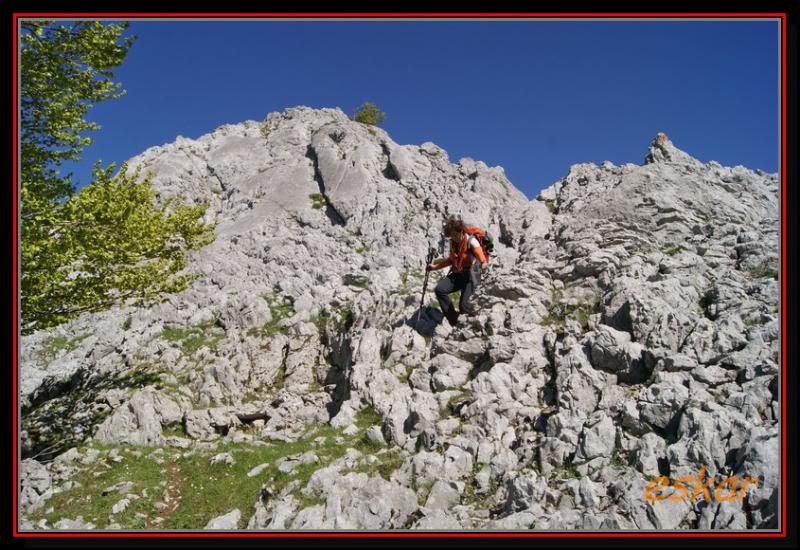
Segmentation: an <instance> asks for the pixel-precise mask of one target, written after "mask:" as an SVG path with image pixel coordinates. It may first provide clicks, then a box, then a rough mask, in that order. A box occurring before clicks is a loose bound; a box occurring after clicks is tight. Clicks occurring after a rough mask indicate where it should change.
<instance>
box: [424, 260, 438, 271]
mask: <svg viewBox="0 0 800 550" xmlns="http://www.w3.org/2000/svg"><path fill="white" fill-rule="evenodd" d="M434 269H436V265H435V264H434V263H433V262H431V263H429V264H428V265H426V266H425V271H433V270H434Z"/></svg>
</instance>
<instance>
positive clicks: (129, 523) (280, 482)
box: [31, 407, 403, 529]
mask: <svg viewBox="0 0 800 550" xmlns="http://www.w3.org/2000/svg"><path fill="white" fill-rule="evenodd" d="M380 420H381V418H380V416H379V415H378V414H377V412H375V410H374V409H372V408H371V407H368V408H367V409H365V410H364V411H362V412H361V413H359V414H358V415H357V416H356V426H357V427H358V428H359V431H358V432H357V433H355V434H353V435H351V436H348V435H345V434H344V433H343V432H342V431H341V430H339V429H334V428H332V427H331V426H329V425H327V424H325V425H321V426H315V427H314V428H312V429H310V430H309V431H308V432H306V433H305V434H304V435H303V436H302V437H301V438H300V439H299V440H297V441H294V442H283V441H274V442H271V443H269V444H267V445H265V446H253V445H250V444H247V443H221V444H220V445H218V446H217V447H216V448H214V449H201V448H193V449H190V450H185V451H181V450H177V449H173V448H169V447H164V448H162V447H156V448H153V447H137V446H132V445H116V446H112V445H108V444H105V443H101V442H97V441H92V442H90V443H88V444H83V445H81V446H79V447H78V449H79V451H80V452H81V453H82V454H83V453H85V452H86V451H87V450H89V449H96V450H97V451H98V452H99V455H98V457H97V459H96V460H95V461H94V462H93V463H92V464H87V465H83V464H80V463H76V468H77V471H76V473H75V475H74V476H73V477H72V479H73V480H75V481H77V482H78V483H79V484H80V485H78V486H76V487H74V488H71V489H68V490H65V491H63V492H60V493H57V494H55V495H53V496H52V497H51V498H50V499H49V500H48V501H47V502H46V503H45V505H44V506H42V507H41V508H39V509H38V510H36V511H35V512H33V513H32V514H31V520H32V521H34V522H38V521H40V520H42V519H47V522H48V525H50V526H52V525H53V524H54V523H55V522H57V521H58V520H59V519H63V518H70V519H74V518H77V517H78V516H81V517H83V519H84V521H90V522H92V523H93V524H94V525H95V526H96V527H97V528H100V529H104V528H107V527H108V526H109V525H110V524H111V523H118V524H119V525H120V526H121V527H123V528H125V529H202V528H203V527H204V526H205V525H206V524H207V523H208V521H209V520H211V519H212V518H214V517H217V516H220V515H222V514H225V513H227V512H229V511H230V510H232V509H234V508H238V509H239V510H241V512H242V520H241V523H240V525H239V528H243V527H244V523H246V522H247V519H248V518H249V517H250V516H252V514H253V513H254V511H255V502H256V501H257V500H258V498H259V495H260V494H261V488H262V486H264V485H267V486H270V487H271V489H272V490H273V491H274V493H279V492H281V491H282V490H284V489H285V488H286V486H287V485H288V484H289V483H290V482H292V481H295V480H297V481H298V482H299V485H298V486H297V488H296V489H295V490H294V491H293V492H292V494H293V495H294V496H295V498H297V500H298V501H299V502H300V507H301V508H303V507H307V506H314V505H317V504H321V503H323V501H322V500H321V499H320V498H319V497H318V496H315V495H304V494H303V493H302V492H301V489H302V488H303V487H305V485H306V484H307V482H308V480H309V478H310V477H311V474H313V473H314V472H315V471H316V470H318V469H320V468H323V467H325V466H327V465H329V464H330V463H332V462H333V461H334V460H336V459H338V458H340V457H342V456H343V455H344V453H345V451H346V450H347V449H348V448H352V447H354V446H357V444H358V442H359V441H361V440H362V438H363V434H364V431H365V430H366V428H367V427H368V426H372V425H374V424H376V423H379V422H380ZM165 433H167V434H168V435H178V436H183V428H182V427H181V426H175V427H172V428H170V429H168V430H166V432H165ZM320 436H322V437H324V438H325V439H324V442H323V443H319V442H317V441H315V440H316V439H317V438H319V437H320ZM115 448H116V449H117V452H118V454H119V456H121V457H122V460H121V461H119V462H116V461H114V460H111V455H110V453H111V451H112V450H113V449H115ZM307 451H313V452H314V453H315V454H316V455H317V456H318V458H319V462H318V463H309V464H300V465H298V466H297V467H296V468H295V469H294V470H293V471H291V472H289V473H284V472H280V471H279V470H278V468H277V462H278V460H279V459H280V458H282V457H287V456H296V455H299V454H302V453H305V452H307ZM222 452H229V453H231V455H232V456H233V457H234V461H235V462H234V464H232V465H227V464H224V463H220V464H215V465H212V464H211V463H210V459H211V457H213V456H214V455H216V454H218V453H222ZM377 458H378V461H377V462H375V463H373V464H364V465H362V466H359V467H358V468H357V469H356V470H354V471H363V472H365V473H367V474H369V475H381V476H382V477H384V478H387V479H388V477H389V475H390V474H391V472H393V471H394V470H396V469H397V468H398V467H399V466H400V465H401V464H402V462H403V455H402V453H401V451H400V450H399V449H388V450H382V451H381V452H380V453H379V454H378V455H377ZM264 463H266V464H268V466H267V468H266V469H265V470H264V471H262V473H261V474H259V475H257V476H254V477H248V476H247V473H248V472H249V471H250V470H252V469H253V468H255V467H256V466H258V465H260V464H264ZM126 481H130V482H132V483H133V487H131V488H130V489H129V490H127V491H125V493H120V492H118V491H116V490H114V491H108V492H107V491H106V490H105V489H106V488H109V487H111V486H112V485H115V484H117V483H122V482H126ZM165 492H168V493H169V495H170V498H171V499H173V503H172V505H171V506H170V505H168V506H166V507H164V506H163V504H164V503H163V497H164V494H165ZM126 494H135V495H137V496H138V497H139V498H131V499H129V500H130V502H129V504H128V507H127V508H126V509H125V510H124V511H122V512H120V513H118V514H113V515H112V514H111V508H112V507H113V506H114V505H115V504H116V503H118V502H119V501H120V500H122V499H123V498H125V495H126ZM159 502H161V503H162V504H159V506H156V504H157V503H159ZM166 504H170V503H166Z"/></svg>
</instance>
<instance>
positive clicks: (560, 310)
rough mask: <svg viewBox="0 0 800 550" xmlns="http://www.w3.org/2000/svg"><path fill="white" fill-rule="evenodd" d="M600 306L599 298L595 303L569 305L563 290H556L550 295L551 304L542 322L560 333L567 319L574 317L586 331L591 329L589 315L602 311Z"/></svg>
mask: <svg viewBox="0 0 800 550" xmlns="http://www.w3.org/2000/svg"><path fill="white" fill-rule="evenodd" d="M600 307H601V304H600V301H599V300H597V301H595V302H594V303H593V304H585V303H584V304H576V305H567V304H566V303H565V302H564V301H563V294H562V292H561V291H560V290H555V291H553V293H552V294H551V296H550V305H549V307H548V308H547V315H546V316H545V317H544V318H543V319H542V324H543V325H547V326H551V327H553V328H554V329H555V330H556V332H558V333H563V332H564V328H565V326H566V322H567V319H573V320H575V321H577V322H578V324H580V326H581V328H582V329H583V331H584V332H585V331H587V330H589V317H590V316H592V315H593V314H595V313H600V311H601V310H600Z"/></svg>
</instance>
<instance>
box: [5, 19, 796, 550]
mask: <svg viewBox="0 0 800 550" xmlns="http://www.w3.org/2000/svg"><path fill="white" fill-rule="evenodd" d="M24 17H71V18H76V17H124V18H166V19H170V18H178V19H182V18H186V19H189V18H198V17H215V18H223V19H233V18H240V17H245V18H252V17H271V18H280V19H283V18H301V19H302V18H312V17H325V18H332V17H347V18H356V19H365V18H378V19H387V18H394V17H414V18H431V19H438V18H478V17H483V18H490V19H499V18H522V17H538V18H557V17H563V18H568V19H578V18H583V17H592V18H601V19H610V18H625V19H627V18H637V17H640V18H645V19H656V18H664V17H675V18H686V19H697V18H704V17H713V18H722V19H732V18H741V17H753V18H759V19H768V18H776V17H779V18H780V19H781V34H782V36H781V39H782V40H781V41H782V46H781V58H782V72H781V153H782V156H781V197H782V200H781V226H782V234H781V277H782V280H781V352H782V354H781V369H780V370H781V381H782V385H781V399H782V403H781V435H782V442H783V445H782V467H781V483H782V513H781V516H782V522H781V530H780V532H769V533H763V532H754V533H749V532H738V531H737V532H734V533H730V532H727V533H726V532H720V533H716V532H700V533H693V532H652V531H648V532H631V531H625V532H608V531H604V532H569V533H548V532H542V531H537V532H517V531H515V532H435V531H434V532H426V531H418V532H374V533H364V532H327V531H316V532H314V531H310V532H291V533H286V532H284V533H281V532H263V533H262V532H259V533H252V532H245V533H236V532H231V533H220V532H210V533H203V532H188V533H172V532H165V533H158V532H154V531H149V532H120V533H106V532H102V533H100V532H80V533H75V532H66V533H64V532H58V531H56V532H52V533H49V532H30V533H29V532H24V533H20V532H19V531H18V529H17V522H18V516H17V512H18V510H17V507H18V502H17V488H18V486H17V484H18V481H19V480H18V471H17V459H18V446H17V439H18V437H15V438H14V442H13V445H12V446H13V449H14V466H13V474H14V484H13V485H14V495H13V503H14V512H13V518H14V527H13V536H14V537H15V538H119V537H124V538H130V537H134V538H197V537H203V538H209V537H210V538H240V537H245V538H256V537H258V538H261V537H267V538H298V537H321V538H325V537H328V538H343V537H344V538H390V537H399V538H411V537H431V538H464V537H466V538H487V537H488V538H523V537H524V538H565V537H566V538H595V537H597V538H631V537H639V538H662V537H673V538H675V537H677V538H695V537H697V538H740V537H747V538H751V537H752V538H785V537H786V536H787V531H786V516H787V514H786V425H785V422H786V376H785V368H784V366H785V365H786V311H785V310H786V308H785V303H786V301H785V300H786V66H787V62H786V19H787V14H786V13H744V12H742V13H685V12H680V13H669V12H663V13H540V12H508V13H482V12H455V13H447V12H438V13H419V12H392V13H382V12H363V13H348V12H316V13H314V12H311V13H309V12H291V13H274V12H266V13H264V12H261V13H258V12H253V13H230V12H228V13H217V12H190V13H144V12H135V13H133V12H116V13H114V12H112V13H108V12H106V13H97V12H93V13H85V12H82V13H74V12H73V13H30V12H25V13H22V12H20V13H13V25H14V29H13V41H14V55H13V62H12V67H13V70H14V90H13V96H12V97H13V108H14V115H13V125H12V126H13V132H14V134H13V144H14V145H13V147H14V158H13V160H12V167H13V168H12V173H13V177H14V186H13V198H14V205H15V210H14V226H13V230H12V234H13V237H14V254H13V262H12V263H13V268H14V273H13V280H14V303H13V307H12V311H13V313H14V328H15V330H14V342H13V346H12V348H13V355H14V369H13V373H12V376H13V382H14V395H13V404H14V432H15V434H16V435H17V436H18V435H19V434H18V433H17V407H18V392H17V388H18V380H17V371H16V369H17V366H18V349H17V333H18V330H19V327H18V311H17V299H18V289H17V285H18V281H17V270H18V254H17V252H18V242H19V241H18V231H17V223H18V216H17V208H18V196H17V184H18V181H19V178H18V165H17V155H18V143H17V140H18V132H17V129H18V115H19V112H18V97H17V85H18V82H17V72H18V50H19V44H18V36H17V31H18V20H19V19H20V18H24Z"/></svg>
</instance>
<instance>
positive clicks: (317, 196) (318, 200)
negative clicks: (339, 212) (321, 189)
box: [308, 193, 328, 210]
mask: <svg viewBox="0 0 800 550" xmlns="http://www.w3.org/2000/svg"><path fill="white" fill-rule="evenodd" d="M308 198H309V199H311V208H314V209H316V210H319V209H320V208H324V207H326V206H327V205H328V199H327V198H326V197H325V195H323V194H322V193H311V194H310V195H309V196H308Z"/></svg>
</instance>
